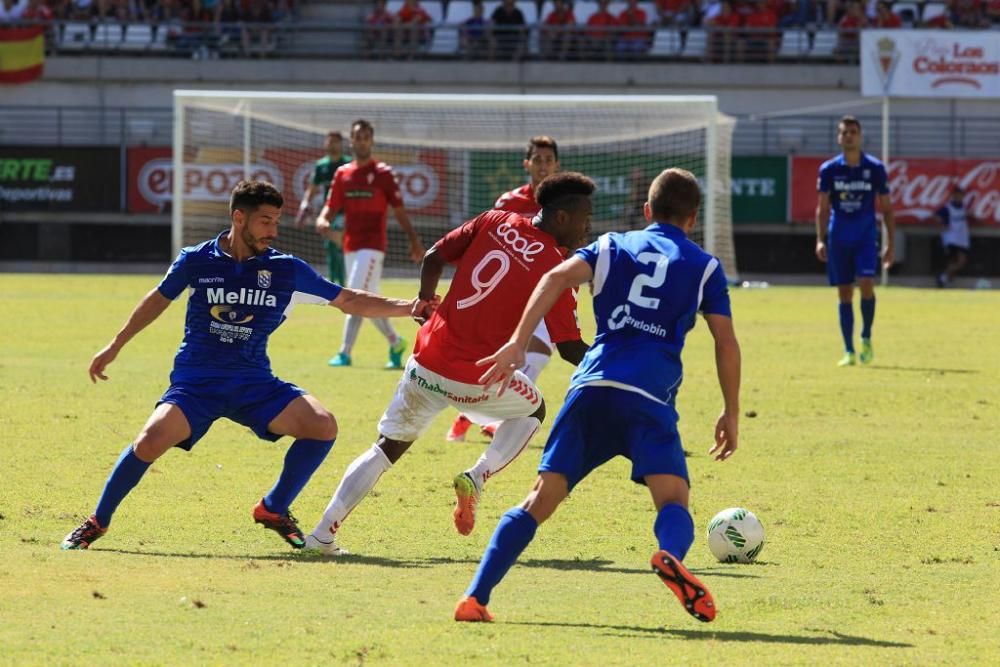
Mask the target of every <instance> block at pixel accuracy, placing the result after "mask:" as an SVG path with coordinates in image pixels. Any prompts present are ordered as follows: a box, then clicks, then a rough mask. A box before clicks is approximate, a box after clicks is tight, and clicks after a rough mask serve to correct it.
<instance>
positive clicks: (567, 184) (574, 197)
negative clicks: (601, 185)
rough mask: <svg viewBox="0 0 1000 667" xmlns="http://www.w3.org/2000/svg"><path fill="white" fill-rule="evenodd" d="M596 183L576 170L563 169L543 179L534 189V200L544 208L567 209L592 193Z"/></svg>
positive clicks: (573, 206) (575, 205)
mask: <svg viewBox="0 0 1000 667" xmlns="http://www.w3.org/2000/svg"><path fill="white" fill-rule="evenodd" d="M596 189H597V185H596V184H595V183H594V182H593V181H592V180H590V179H589V178H587V177H586V176H584V175H583V174H581V173H579V172H576V171H563V172H559V173H558V174H553V175H551V176H549V177H548V178H546V179H545V180H543V181H542V182H541V183H539V185H538V189H537V190H535V201H536V202H538V205H539V206H541V207H542V209H543V210H545V209H552V210H564V211H565V210H568V209H573V208H576V207H577V206H578V205H579V204H580V200H581V199H582V198H585V197H589V196H590V195H592V194H594V190H596Z"/></svg>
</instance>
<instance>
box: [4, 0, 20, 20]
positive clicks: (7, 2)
mask: <svg viewBox="0 0 1000 667" xmlns="http://www.w3.org/2000/svg"><path fill="white" fill-rule="evenodd" d="M24 9H25V3H24V2H22V1H20V0H3V2H2V3H0V24H3V23H17V22H18V21H20V20H21V19H22V18H23V17H24Z"/></svg>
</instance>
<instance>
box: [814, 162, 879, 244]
mask: <svg viewBox="0 0 1000 667" xmlns="http://www.w3.org/2000/svg"><path fill="white" fill-rule="evenodd" d="M816 189H817V190H818V191H819V192H825V193H827V194H829V195H830V225H829V228H828V230H827V236H828V238H830V239H831V241H832V242H833V243H837V244H844V243H855V242H858V241H869V240H870V241H871V242H872V243H875V242H876V239H877V238H878V225H877V224H876V217H875V213H876V211H877V209H878V206H877V204H878V195H886V194H889V177H888V176H887V175H886V172H885V166H884V165H883V164H882V163H881V162H879V161H878V160H876V159H875V158H873V157H871V156H870V155H868V154H867V153H861V160H860V162H858V164H857V165H855V166H851V165H849V164H847V162H846V161H845V160H844V154H843V153H841V154H840V155H838V156H837V157H835V158H832V159H830V160H827V161H826V162H824V163H823V164H822V166H820V168H819V182H818V183H817V185H816Z"/></svg>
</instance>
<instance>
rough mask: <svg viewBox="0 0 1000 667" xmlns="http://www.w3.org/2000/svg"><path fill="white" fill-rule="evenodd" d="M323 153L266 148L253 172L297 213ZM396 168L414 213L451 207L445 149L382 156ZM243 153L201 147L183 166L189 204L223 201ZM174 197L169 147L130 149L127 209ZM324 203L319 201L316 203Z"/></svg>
mask: <svg viewBox="0 0 1000 667" xmlns="http://www.w3.org/2000/svg"><path fill="white" fill-rule="evenodd" d="M319 157H320V154H319V152H318V151H312V150H301V149H281V150H273V149H268V150H264V151H263V152H261V153H259V154H255V155H254V158H253V160H252V161H251V165H250V171H251V173H252V175H253V177H254V178H257V179H261V180H266V181H270V182H271V183H274V184H275V185H276V186H277V187H278V188H279V189H281V190H282V192H283V193H284V195H285V208H286V210H288V211H294V210H295V209H296V208H297V207H298V204H299V201H301V199H302V195H303V194H304V193H305V191H306V188H307V187H308V186H309V183H310V182H311V180H312V174H313V167H314V165H315V164H316V160H317V159H319ZM379 158H380V159H382V160H384V161H386V162H388V163H389V164H391V165H392V166H393V172H394V173H395V174H396V178H397V180H398V181H399V183H400V189H401V190H402V193H403V201H404V202H405V204H406V207H407V208H408V209H409V210H410V212H411V213H416V214H427V215H442V214H443V213H444V211H445V207H446V202H447V198H446V188H445V183H446V181H445V168H446V164H445V161H446V157H445V154H444V153H443V152H441V151H420V152H419V153H418V154H416V155H403V154H399V155H396V154H382V155H379ZM242 159H243V158H242V151H241V150H239V149H234V148H229V147H227V148H202V149H199V150H198V151H197V152H196V153H195V154H194V155H192V156H189V160H188V163H187V164H186V165H185V167H184V198H185V200H187V201H190V202H224V201H226V200H228V199H229V193H230V192H231V191H232V189H233V187H234V186H235V185H236V184H237V183H238V182H239V181H240V180H241V179H242V178H243V161H242ZM172 196H173V158H172V151H171V149H170V148H130V149H128V210H129V211H131V212H133V213H150V212H157V211H164V210H166V209H167V208H168V206H169V203H170V200H171V199H172ZM317 205H319V202H317Z"/></svg>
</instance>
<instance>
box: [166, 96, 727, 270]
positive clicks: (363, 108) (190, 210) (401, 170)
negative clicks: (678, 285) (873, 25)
mask: <svg viewBox="0 0 1000 667" xmlns="http://www.w3.org/2000/svg"><path fill="white" fill-rule="evenodd" d="M359 118H364V119H367V120H369V121H370V122H372V123H373V125H374V126H375V146H374V151H373V155H374V157H375V158H376V159H377V160H380V161H383V162H386V163H388V164H390V165H391V166H392V167H393V170H394V172H395V175H396V178H397V179H398V180H399V183H400V186H401V191H402V193H403V200H404V205H405V206H406V209H407V212H408V213H409V214H410V218H411V220H412V221H413V223H414V226H415V227H416V230H417V233H418V235H419V236H420V237H421V239H422V240H423V242H424V244H425V245H427V246H428V247H430V245H431V244H432V243H434V242H435V241H436V240H437V239H439V238H440V237H441V236H442V235H444V234H445V233H446V232H448V230H450V229H452V228H454V227H456V226H457V225H460V224H461V223H462V222H464V221H465V220H468V219H470V218H472V217H474V216H476V215H478V214H479V213H481V212H482V211H484V210H486V209H489V208H492V206H493V203H494V201H496V199H497V197H499V196H500V195H501V194H502V193H504V192H506V191H508V190H511V189H513V188H516V187H518V186H520V185H523V184H524V183H525V182H527V178H528V176H527V174H526V173H525V171H524V168H523V165H522V161H523V160H524V152H525V148H526V146H527V144H528V139H529V138H530V137H532V136H535V135H543V134H544V135H549V136H551V137H552V138H553V139H555V140H556V142H557V143H558V146H559V160H560V164H561V167H562V169H563V170H564V171H565V170H572V171H579V172H583V173H584V174H586V175H588V176H589V177H591V178H592V179H594V181H595V182H596V183H597V186H598V189H597V192H596V193H595V195H594V197H593V201H594V213H593V227H594V238H596V235H597V234H600V233H603V232H605V231H624V230H629V229H638V228H641V227H643V226H645V222H644V220H643V217H642V204H643V202H644V201H645V199H646V192H647V190H648V187H649V183H650V182H651V180H652V178H653V177H654V176H656V174H658V173H659V172H660V171H662V170H663V169H666V168H668V167H683V168H685V169H688V170H690V171H692V172H693V173H694V174H695V175H697V176H698V177H699V179H701V181H702V184H703V189H704V192H705V197H704V204H703V209H702V212H701V215H700V217H699V225H698V227H697V229H696V231H695V234H694V240H695V241H696V242H698V243H699V244H701V245H702V246H704V247H705V249H706V250H708V251H709V252H711V253H712V254H714V255H716V256H718V257H719V258H720V259H721V261H722V263H723V266H724V267H725V269H726V272H727V274H728V275H729V276H730V277H731V278H735V277H736V276H737V272H736V262H735V253H734V249H733V232H732V217H731V205H730V198H731V185H730V155H731V144H732V131H733V125H734V121H733V119H732V118H730V117H728V116H725V115H723V114H721V113H719V111H718V108H717V103H716V99H715V97H711V96H580V95H572V96H568V95H546V96H542V95H407V94H364V93H359V94H349V93H313V94H310V93H250V92H221V91H214V92H213V91H176V92H175V94H174V156H175V158H174V182H173V195H174V196H173V211H172V213H173V244H174V250H175V252H176V251H177V250H179V249H180V247H182V246H185V245H191V244H195V243H200V242H201V241H204V240H206V239H207V238H210V237H211V236H214V235H215V234H218V233H219V231H221V230H222V229H224V228H225V227H226V226H228V224H229V215H228V210H227V207H226V205H227V201H228V197H229V191H230V190H231V189H232V187H233V186H234V185H235V184H236V182H237V181H239V180H240V179H242V178H244V177H252V178H258V179H264V180H268V181H270V182H272V183H274V184H275V185H276V186H277V187H278V188H279V189H281V190H282V192H283V193H284V195H285V213H286V217H285V222H284V223H283V225H282V229H281V232H280V237H279V239H278V242H277V243H276V246H277V247H278V248H281V249H282V250H284V251H286V252H290V253H293V254H295V255H298V256H300V257H302V258H303V259H305V260H307V261H309V262H311V263H313V264H315V265H317V266H319V265H323V264H325V250H324V246H323V243H322V242H321V239H320V237H319V236H318V235H317V234H316V232H315V231H314V229H313V227H312V225H311V224H308V225H307V226H304V227H303V228H295V226H294V225H293V224H292V220H293V219H294V216H295V213H296V211H297V208H298V205H299V202H300V201H301V199H302V196H303V194H304V192H305V190H306V188H307V187H308V185H309V182H310V180H311V177H312V170H313V165H314V164H315V162H316V160H317V159H319V158H321V157H322V156H323V140H324V137H325V135H326V134H327V132H329V131H330V130H339V131H340V132H341V133H342V134H343V136H344V138H345V146H344V152H345V155H348V156H349V155H350V145H349V141H348V135H349V130H350V126H351V123H352V122H353V121H354V120H356V119H359ZM181 158H182V159H181ZM317 190H322V188H317ZM322 205H323V202H322V200H321V198H320V197H317V199H316V201H314V202H313V205H312V210H313V214H314V215H315V214H316V213H318V212H319V210H320V209H321V208H322ZM314 215H313V217H312V218H310V222H311V220H314ZM388 229H389V247H388V250H387V253H386V259H385V266H386V272H387V275H397V276H408V275H412V276H415V275H416V274H417V267H416V265H414V264H413V263H412V262H411V261H410V260H409V259H408V257H407V255H408V253H407V249H408V244H407V242H406V238H405V235H404V234H403V232H402V230H401V228H400V227H399V226H398V224H396V222H395V221H394V220H393V216H392V213H391V212H390V214H389V221H388Z"/></svg>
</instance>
